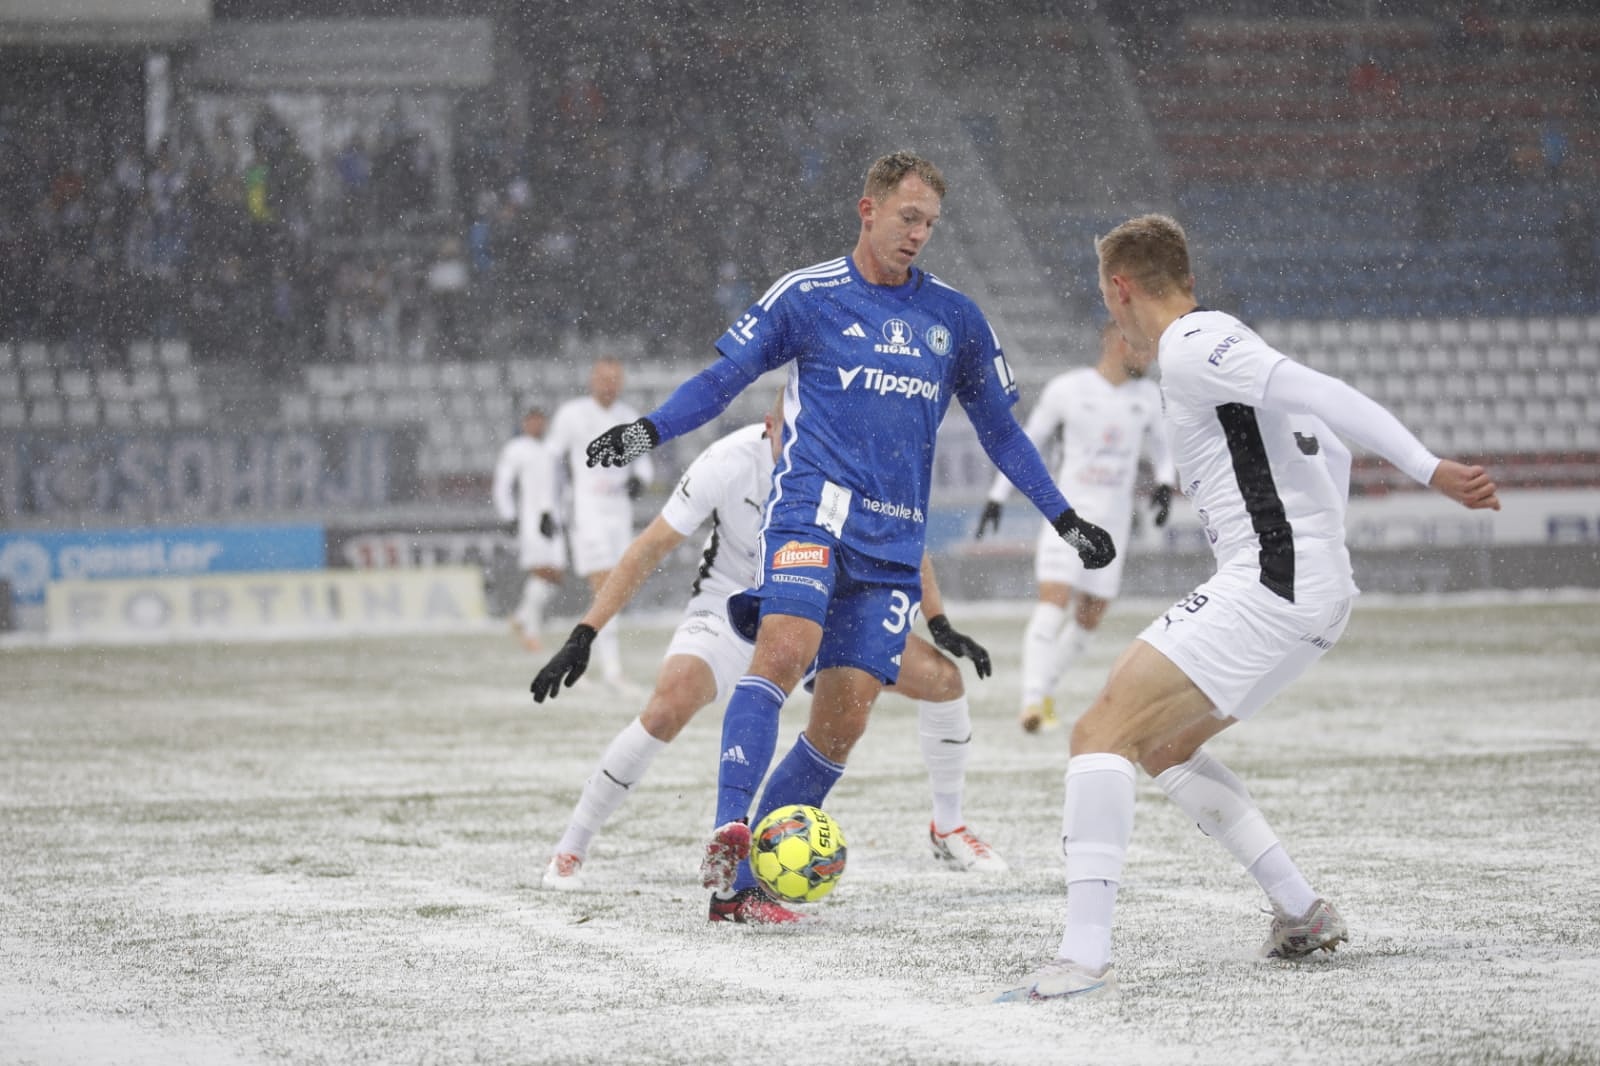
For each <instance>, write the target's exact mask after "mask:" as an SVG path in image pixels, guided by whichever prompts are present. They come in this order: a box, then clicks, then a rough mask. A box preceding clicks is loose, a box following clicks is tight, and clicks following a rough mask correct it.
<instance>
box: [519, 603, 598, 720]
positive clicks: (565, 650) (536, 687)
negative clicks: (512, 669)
mask: <svg viewBox="0 0 1600 1066" xmlns="http://www.w3.org/2000/svg"><path fill="white" fill-rule="evenodd" d="M594 634H595V628H594V626H588V625H584V624H583V623H582V622H579V623H578V624H577V625H575V626H573V627H572V635H571V636H569V637H567V642H566V643H565V644H563V645H561V650H560V651H558V652H556V653H555V655H553V656H552V657H551V659H550V661H549V662H547V663H545V664H544V669H543V670H540V671H539V676H538V677H536V678H534V679H533V684H531V685H529V686H528V690H529V691H530V692H532V693H533V702H535V703H543V702H544V700H545V697H546V696H548V697H550V698H551V699H555V698H556V694H557V693H558V692H560V691H561V687H562V686H563V685H565V686H566V687H567V688H571V687H572V686H573V685H575V684H577V683H578V678H580V677H582V676H583V672H584V671H585V670H587V669H589V645H590V644H593V643H594Z"/></svg>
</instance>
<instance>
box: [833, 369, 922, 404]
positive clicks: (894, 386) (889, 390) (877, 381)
mask: <svg viewBox="0 0 1600 1066" xmlns="http://www.w3.org/2000/svg"><path fill="white" fill-rule="evenodd" d="M835 369H837V370H838V371H839V388H841V389H845V390H848V389H849V388H850V387H851V386H852V385H854V384H855V383H856V381H857V379H858V378H859V379H860V381H861V387H862V388H864V389H866V390H867V391H868V392H875V393H877V394H878V395H879V396H889V395H891V394H892V395H897V396H904V397H906V398H907V399H910V400H915V399H924V400H938V398H939V383H938V382H937V381H927V380H924V379H923V378H919V377H916V376H914V375H912V374H887V373H884V372H883V371H882V370H880V369H878V368H877V367H875V366H857V367H851V368H850V369H849V370H846V369H845V368H844V367H842V366H841V367H836V368H835Z"/></svg>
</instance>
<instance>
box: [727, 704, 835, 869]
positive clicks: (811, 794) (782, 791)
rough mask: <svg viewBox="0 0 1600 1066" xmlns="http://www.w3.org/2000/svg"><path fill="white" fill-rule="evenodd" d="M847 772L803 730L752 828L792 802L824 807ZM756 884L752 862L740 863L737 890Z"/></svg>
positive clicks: (763, 799)
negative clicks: (824, 803)
mask: <svg viewBox="0 0 1600 1066" xmlns="http://www.w3.org/2000/svg"><path fill="white" fill-rule="evenodd" d="M730 706H731V705H730ZM724 735H726V733H724ZM843 774H844V765H843V764H842V763H836V762H834V761H833V760H832V759H829V758H827V757H825V756H823V755H822V754H821V753H819V752H818V751H817V749H816V748H813V747H812V746H811V741H809V740H807V739H806V735H805V734H804V733H801V734H800V736H799V739H797V740H796V741H795V742H794V747H792V748H790V749H789V754H787V755H785V756H784V757H783V761H782V762H780V763H778V765H777V768H776V769H774V770H773V771H772V779H771V780H769V781H768V782H767V787H766V789H765V790H764V791H763V792H762V793H761V804H760V805H759V806H758V807H757V808H756V816H755V817H754V818H752V819H751V820H750V825H751V828H754V827H755V826H756V824H757V823H759V822H760V821H761V819H763V818H765V817H766V816H767V815H768V814H770V813H771V812H773V811H775V810H777V809H778V808H779V807H786V806H788V805H789V804H791V803H804V804H808V805H810V806H812V807H821V806H822V803H823V801H824V800H826V799H827V798H828V793H829V792H830V791H832V790H833V786H834V783H835V782H837V781H838V780H839V778H840V777H841V776H843ZM718 824H720V823H718ZM755 883H756V878H755V875H754V874H752V873H751V872H750V864H749V863H748V862H742V863H740V864H739V874H738V876H737V877H735V878H734V881H733V887H734V890H735V891H737V890H739V889H744V888H749V887H751V886H752V885H754V884H755Z"/></svg>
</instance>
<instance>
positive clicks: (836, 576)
mask: <svg viewBox="0 0 1600 1066" xmlns="http://www.w3.org/2000/svg"><path fill="white" fill-rule="evenodd" d="M944 192H945V182H944V177H943V175H941V174H940V172H939V170H938V168H937V167H935V166H934V165H933V164H932V163H930V162H929V161H928V160H926V159H923V158H921V157H920V156H917V155H915V154H913V153H911V152H895V153H893V154H891V155H886V156H884V157H882V158H880V159H878V160H876V161H875V162H874V163H873V164H872V166H871V167H870V168H869V169H868V171H867V176H866V183H865V187H864V189H863V191H862V194H861V198H860V200H859V201H858V202H857V204H856V210H857V214H858V215H859V217H860V220H861V228H860V234H859V236H858V238H857V240H856V245H855V249H854V250H853V251H852V252H851V253H850V255H848V256H844V257H841V258H838V259H832V260H829V261H827V262H823V263H818V264H816V265H814V266H810V267H806V268H804V269H801V270H796V271H793V272H791V273H789V274H787V275H785V276H784V277H782V278H780V279H779V280H778V281H777V282H776V283H775V284H774V285H773V286H772V287H771V288H770V289H768V290H767V292H766V294H765V295H763V296H762V297H761V298H760V299H759V300H758V301H757V302H756V303H755V304H753V305H752V306H751V307H750V309H749V311H747V312H746V313H745V314H744V316H743V317H741V318H740V319H739V320H738V321H737V322H735V323H734V324H733V325H732V326H730V327H729V328H728V330H727V332H725V333H724V334H723V335H722V336H721V337H720V338H719V339H718V341H717V345H716V347H717V351H718V353H719V355H720V358H718V359H716V360H715V361H714V362H713V363H712V365H711V366H709V367H707V368H706V369H705V370H703V371H701V372H700V373H699V374H697V375H695V376H694V377H692V378H690V379H689V380H688V381H686V382H685V383H684V384H682V385H680V386H679V387H678V388H677V389H676V390H675V391H674V392H673V393H672V395H671V396H669V397H668V398H667V400H666V401H665V402H664V403H663V404H662V405H661V406H660V407H658V408H656V409H655V410H654V411H652V412H650V414H649V415H647V416H645V417H644V418H641V419H638V420H636V421H634V422H629V423H625V424H623V425H618V426H614V427H612V428H611V429H610V430H608V431H607V432H605V433H604V434H602V435H601V436H599V437H597V438H595V440H594V441H593V442H591V443H590V445H589V448H588V462H589V464H590V465H591V466H594V465H597V464H598V465H601V466H617V465H622V464H625V463H628V462H631V461H632V460H634V459H636V458H638V457H639V456H641V455H643V454H645V453H646V452H647V451H649V450H650V449H651V448H653V447H655V446H656V445H657V444H659V443H660V442H662V441H664V440H670V439H672V438H674V437H677V436H680V435H682V434H684V433H686V432H688V431H690V430H692V429H694V428H696V427H698V426H700V425H702V424H704V423H705V422H707V421H709V420H710V419H712V418H714V417H716V416H717V415H718V414H719V413H720V412H722V411H723V410H725V409H726V408H727V406H728V404H729V402H731V401H732V399H733V397H734V396H736V395H737V394H738V393H739V392H740V391H742V390H743V389H744V388H746V387H747V386H749V385H750V384H751V383H752V382H754V381H755V380H756V379H757V378H759V377H760V376H761V375H762V374H763V373H765V372H767V371H769V370H774V369H777V368H778V367H781V366H785V365H787V366H788V382H787V385H786V387H785V393H784V427H783V450H782V455H781V457H780V459H779V460H778V465H777V468H776V470H775V471H774V472H773V486H772V494H771V496H770V498H769V500H768V506H767V521H766V526H765V528H764V530H763V533H762V546H761V548H762V558H763V569H762V572H761V576H760V584H759V585H758V586H757V587H756V588H754V589H752V590H748V591H746V592H744V593H741V594H738V595H736V596H734V597H732V598H731V599H730V600H729V614H730V618H731V619H732V620H733V621H734V624H735V625H736V626H739V627H740V629H741V630H742V631H744V632H746V634H747V635H748V634H751V633H753V634H754V636H755V654H754V657H753V659H752V660H751V663H750V672H749V673H748V674H747V675H746V676H745V677H743V678H742V679H740V681H739V682H738V684H737V685H736V686H735V688H734V692H733V695H732V697H731V698H730V699H729V701H728V706H727V710H726V711H725V713H724V717H723V726H722V757H721V762H720V766H719V774H718V788H717V823H718V824H717V828H716V830H715V832H714V833H713V835H712V838H711V840H710V842H709V843H708V844H707V845H706V857H705V861H704V863H703V864H702V866H701V874H702V880H703V882H704V884H705V886H706V887H707V888H710V889H712V890H713V897H712V901H711V915H710V916H711V920H712V921H733V922H744V923H751V924H774V923H783V922H791V921H795V920H798V918H799V916H798V915H797V914H795V913H794V912H793V911H790V910H788V909H787V908H784V907H782V906H780V905H779V904H778V903H777V902H776V901H774V900H772V899H770V898H768V897H767V896H766V895H765V894H764V893H762V892H761V890H760V888H759V886H758V885H757V884H756V882H755V879H754V877H753V876H752V875H751V873H750V870H749V865H748V863H746V862H745V861H744V860H745V859H746V858H747V856H748V854H749V849H750V828H749V827H750V825H751V824H753V823H752V822H751V821H750V820H749V819H750V806H751V801H752V799H753V798H754V797H755V792H756V789H757V788H758V787H759V786H760V785H761V781H762V778H763V777H764V776H766V771H767V767H768V766H769V764H770V763H771V761H772V756H773V753H774V750H775V748H776V745H777V734H778V711H779V709H780V708H781V707H782V705H783V702H784V700H785V698H786V697H787V695H788V693H790V692H792V691H793V690H794V687H795V686H796V685H798V684H800V682H801V681H802V679H803V678H804V677H805V676H806V674H807V671H808V669H811V668H813V666H814V668H815V670H816V673H815V687H814V689H813V693H812V703H811V713H810V718H809V720H808V722H807V724H806V728H805V731H804V732H803V733H801V734H800V736H799V738H798V739H797V740H796V742H795V745H794V747H793V748H791V749H790V751H789V752H788V754H787V755H785V756H784V757H783V759H782V760H781V761H780V762H779V763H778V765H777V767H776V768H775V769H773V771H772V776H771V779H770V780H769V781H768V782H767V785H766V788H765V790H764V791H763V792H762V794H761V800H760V803H759V804H758V805H757V806H756V811H755V820H756V821H757V822H759V821H760V819H761V818H762V817H763V816H764V815H765V814H766V813H767V812H769V811H771V810H773V809H775V808H777V807H780V806H784V805H787V804H791V803H805V804H811V805H813V806H821V805H822V803H823V801H824V799H826V797H827V795H828V792H829V791H830V790H831V789H832V787H833V784H834V782H836V781H837V780H838V779H839V777H840V775H841V774H842V773H843V772H844V763H845V759H846V758H847V757H848V756H849V754H850V750H851V748H853V747H854V745H855V743H856V741H857V740H859V739H860V737H861V735H862V733H863V732H864V731H865V730H866V724H867V717H868V714H869V713H870V711H871V709H872V705H873V702H874V701H875V700H876V699H877V696H878V693H879V692H880V691H881V690H882V689H883V687H884V686H885V685H886V684H890V683H892V682H893V681H894V680H895V677H896V676H897V674H898V671H899V666H900V655H901V651H902V649H903V648H904V646H905V641H906V635H907V632H908V630H909V629H910V627H911V624H912V622H913V620H914V619H915V616H916V612H917V608H918V604H919V601H920V599H921V582H920V578H919V565H920V563H921V560H922V552H923V543H924V540H925V537H926V522H927V513H928V494H929V486H930V482H931V480H932V470H933V453H934V443H935V438H936V436H937V433H938V429H939V423H940V422H941V421H942V420H943V419H944V415H945V412H946V410H947V409H948V408H949V406H950V400H951V397H952V396H953V397H955V398H957V399H959V400H960V401H961V405H962V407H963V408H964V409H965V410H966V412H967V415H968V417H969V418H970V419H971V420H972V424H973V426H974V427H975V428H976V429H977V431H978V439H979V441H980V443H981V444H982V446H983V448H984V451H985V452H986V453H987V454H988V455H989V457H990V459H992V460H993V461H994V463H995V465H996V466H997V467H999V468H1000V470H1001V471H1003V472H1004V473H1005V474H1006V476H1007V477H1008V478H1010V479H1011V481H1012V483H1013V484H1015V485H1016V486H1017V487H1018V488H1019V489H1021V490H1022V491H1023V492H1024V493H1025V494H1026V495H1027V496H1028V498H1029V499H1030V500H1032V501H1033V503H1034V505H1035V506H1036V507H1038V508H1039V510H1040V511H1041V512H1043V513H1044V515H1045V517H1046V518H1048V519H1050V520H1051V522H1052V524H1053V525H1054V527H1055V529H1056V531H1057V532H1058V533H1060V534H1061V536H1062V538H1063V539H1064V540H1065V541H1066V542H1067V543H1068V544H1069V545H1071V546H1072V547H1073V548H1074V549H1076V550H1077V551H1078V553H1079V555H1080V556H1081V557H1082V559H1083V561H1084V564H1085V565H1086V566H1088V567H1090V568H1091V569H1092V568H1095V567H1101V566H1105V565H1106V564H1108V563H1110V562H1111V560H1112V558H1113V557H1114V556H1115V548H1114V547H1113V546H1112V543H1111V537H1110V535H1109V534H1108V533H1106V532H1105V531H1104V530H1103V529H1101V528H1100V527H1098V526H1095V525H1093V524H1091V523H1089V522H1086V521H1084V520H1083V519H1081V518H1079V517H1078V515H1077V513H1076V512H1074V511H1073V510H1072V508H1071V507H1070V506H1069V504H1068V503H1067V500H1066V499H1065V498H1064V497H1063V496H1062V495H1061V492H1060V491H1059V490H1058V489H1057V488H1056V485H1055V483H1054V482H1053V481H1052V480H1051V478H1050V473H1049V471H1048V469H1047V468H1046V467H1045V464H1044V461H1043V460H1042V459H1041V458H1040V456H1039V453H1038V451H1037V450H1036V449H1035V448H1034V445H1033V443H1032V442H1031V441H1030V440H1029V439H1028V436H1027V434H1026V433H1024V432H1023V430H1022V427H1021V426H1020V425H1019V424H1018V423H1017V420H1016V417H1015V416H1014V415H1013V414H1012V410H1011V409H1012V406H1013V405H1014V404H1015V403H1016V401H1017V387H1016V383H1015V381H1014V379H1013V377H1012V374H1011V370H1010V368H1009V367H1008V366H1007V365H1006V361H1005V356H1004V355H1003V354H1002V352H1001V350H1000V345H999V341H998V340H997V338H996V337H995V334H994V331H993V330H992V329H991V328H990V326H989V323H988V321H987V320H986V319H985V318H984V316H983V313H982V312H981V311H979V310H978V307H977V305H976V304H974V303H973V302H972V301H971V300H970V299H968V298H967V297H966V296H964V295H962V294H961V293H960V292H957V291H956V290H955V289H953V288H951V287H950V286H948V285H946V284H945V283H944V282H942V281H940V280H939V279H938V278H936V277H934V276H933V275H931V274H929V273H927V272H926V271H924V270H922V269H920V268H918V267H917V266H915V265H914V263H915V260H916V258H917V256H918V254H919V253H921V251H922V249H923V248H924V247H925V246H926V244H927V242H928V239H929V237H930V236H931V235H932V233H933V228H934V224H935V223H936V222H937V221H938V220H939V213H940V207H941V205H942V203H943V200H944ZM736 875H737V880H736V879H735V877H736Z"/></svg>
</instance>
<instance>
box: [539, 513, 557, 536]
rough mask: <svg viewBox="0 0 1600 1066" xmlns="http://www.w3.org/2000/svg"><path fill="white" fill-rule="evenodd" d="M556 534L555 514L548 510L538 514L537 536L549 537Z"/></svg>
mask: <svg viewBox="0 0 1600 1066" xmlns="http://www.w3.org/2000/svg"><path fill="white" fill-rule="evenodd" d="M555 535H556V516H555V515H553V514H551V513H550V512H549V511H546V512H544V513H543V514H541V515H540V516H539V536H541V537H545V538H547V539H548V538H550V537H553V536H555Z"/></svg>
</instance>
